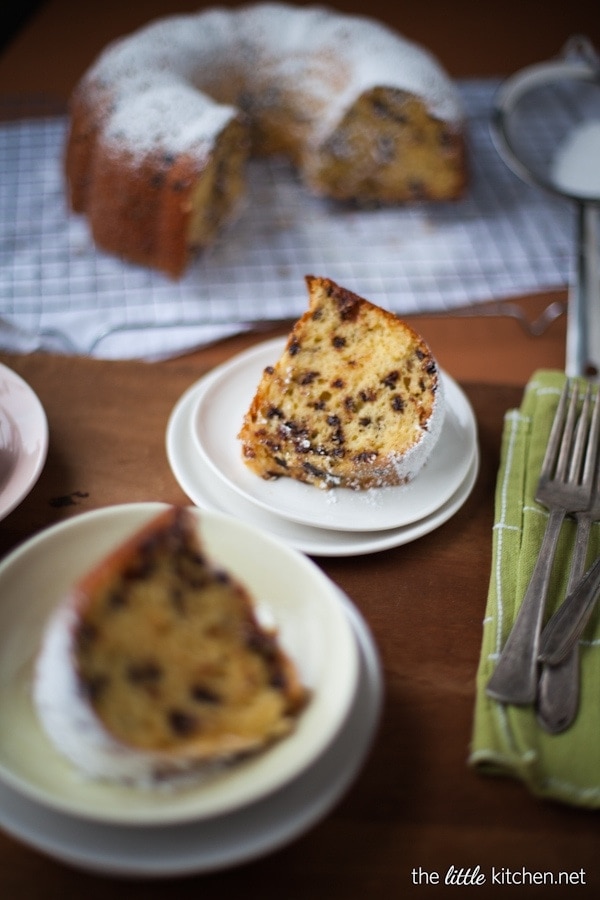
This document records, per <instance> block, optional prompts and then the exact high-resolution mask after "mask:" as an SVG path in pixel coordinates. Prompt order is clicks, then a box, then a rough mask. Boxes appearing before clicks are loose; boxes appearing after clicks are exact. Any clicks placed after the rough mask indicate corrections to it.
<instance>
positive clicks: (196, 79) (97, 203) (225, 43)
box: [66, 3, 466, 277]
mask: <svg viewBox="0 0 600 900" xmlns="http://www.w3.org/2000/svg"><path fill="white" fill-rule="evenodd" d="M70 112H71V115H70V129H69V134H68V139H67V147H66V174H67V181H68V187H69V195H70V203H71V206H72V209H73V210H74V211H76V212H79V213H85V214H86V215H87V217H88V219H89V223H90V227H91V232H92V234H93V237H94V239H95V241H96V243H97V244H98V245H99V246H100V247H102V248H104V249H105V250H107V251H109V252H112V253H115V254H118V255H120V256H121V257H123V258H125V259H127V260H130V261H133V262H135V263H140V264H143V265H147V266H151V267H155V268H157V269H160V270H163V271H164V272H166V273H168V274H170V275H171V276H174V277H178V276H180V275H181V273H182V272H183V270H184V269H185V267H186V265H187V263H188V261H189V257H190V252H191V251H192V250H193V249H194V248H200V247H203V246H206V245H208V244H210V243H211V241H212V240H213V239H214V237H215V235H216V234H217V233H218V232H219V231H220V230H221V229H222V228H223V226H224V224H225V223H226V222H227V221H229V220H230V219H231V218H232V217H233V216H234V215H235V214H236V211H237V210H238V208H239V204H240V200H241V198H242V196H243V195H244V189H245V176H244V171H245V161H246V159H247V156H248V155H249V154H250V153H253V154H256V155H261V154H262V155H264V154H284V155H287V156H288V157H289V158H290V160H291V161H292V162H293V164H294V165H295V166H296V167H297V169H298V171H299V173H300V175H301V178H302V179H303V181H304V183H305V184H306V186H307V187H308V188H309V189H310V190H311V191H312V192H314V193H316V194H318V195H323V196H326V197H331V198H335V199H337V200H353V201H357V202H359V203H368V204H373V203H398V202H405V201H414V200H451V199H455V198H457V197H459V196H461V194H462V193H463V190H464V186H465V177H466V176H465V169H466V165H465V141H464V123H463V114H462V109H461V103H460V100H459V96H458V93H457V91H456V89H455V87H454V85H453V84H452V82H451V81H450V79H449V78H448V76H447V74H446V73H445V72H444V71H443V69H442V68H441V67H440V66H439V64H438V62H437V61H436V60H435V59H434V58H433V57H432V56H431V54H429V53H428V52H427V51H426V50H425V49H423V48H421V47H419V46H417V45H415V44H414V43H412V42H409V41H407V40H406V39H405V38H403V37H401V36H399V35H398V34H395V33H393V32H392V31H391V30H390V29H389V28H387V27H385V26H384V25H383V24H380V23H378V22H376V21H374V20H372V19H369V18H365V17H362V16H349V15H344V14H341V13H338V12H335V11H330V10H328V9H325V8H322V7H312V6H298V7H295V6H292V5H287V4H283V3H259V4H256V5H249V6H243V7H240V8H238V9H222V8H215V9H209V10H205V11H203V12H200V13H197V14H192V15H178V16H173V17H167V18H163V19H158V20H155V21H154V22H152V23H150V24H148V25H147V26H146V27H144V28H141V29H140V30H138V31H136V32H134V33H133V34H131V35H129V36H126V37H124V38H122V39H120V40H117V41H115V42H113V43H112V44H111V45H109V46H108V47H107V48H106V49H105V50H104V51H103V52H102V53H101V54H100V56H99V58H98V59H97V60H96V62H95V63H94V64H93V65H92V66H91V68H90V69H89V70H88V71H87V72H86V73H85V74H84V76H83V77H82V79H81V81H80V83H79V84H78V85H77V87H76V88H75V90H74V92H73V95H72V98H71V104H70Z"/></svg>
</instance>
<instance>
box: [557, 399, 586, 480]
mask: <svg viewBox="0 0 600 900" xmlns="http://www.w3.org/2000/svg"><path fill="white" fill-rule="evenodd" d="M578 400H579V389H578V387H577V384H576V383H572V391H571V399H570V401H569V406H568V409H567V416H566V421H565V425H564V429H563V433H562V440H561V443H560V452H559V454H558V461H557V463H556V473H555V475H556V477H557V478H560V479H565V478H566V476H567V470H568V471H569V472H572V471H573V470H574V468H575V471H578V461H580V460H581V455H582V452H583V449H584V446H585V445H584V442H583V439H584V425H585V420H584V417H583V414H582V415H581V416H580V417H579V419H577V402H578ZM573 435H575V439H573ZM574 463H575V467H574Z"/></svg>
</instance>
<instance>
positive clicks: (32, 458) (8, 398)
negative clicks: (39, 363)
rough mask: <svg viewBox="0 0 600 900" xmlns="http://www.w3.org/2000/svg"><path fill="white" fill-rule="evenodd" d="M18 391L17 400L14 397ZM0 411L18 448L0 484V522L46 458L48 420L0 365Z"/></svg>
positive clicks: (32, 394) (35, 478)
mask: <svg viewBox="0 0 600 900" xmlns="http://www.w3.org/2000/svg"><path fill="white" fill-rule="evenodd" d="M14 391H18V393H19V397H18V398H17V397H15V395H14V393H13V392H14ZM0 410H1V412H2V414H3V416H6V418H7V421H8V422H9V423H10V426H11V428H13V429H14V430H15V432H16V435H15V437H16V438H17V440H18V446H17V447H15V448H14V455H13V458H12V459H11V460H10V461H9V472H8V475H7V477H5V479H4V480H3V482H2V484H1V485H0V520H2V519H4V518H6V516H8V515H9V514H10V513H11V512H13V510H14V509H16V508H17V506H19V504H20V503H22V501H23V500H24V499H25V497H26V496H27V495H28V494H29V492H30V491H31V489H32V488H33V486H34V485H35V484H36V482H37V481H38V479H39V477H40V475H41V473H42V470H43V468H44V465H45V463H46V459H47V456H48V444H49V428H48V419H47V417H46V412H45V410H44V407H43V406H42V403H41V401H40V399H39V397H38V396H37V394H36V393H35V391H34V390H33V388H32V387H31V386H30V385H29V384H28V383H27V382H26V381H25V379H24V378H22V377H21V376H20V375H18V374H17V373H16V372H14V371H13V370H12V369H11V368H9V367H8V366H6V365H4V363H0Z"/></svg>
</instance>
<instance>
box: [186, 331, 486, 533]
mask: <svg viewBox="0 0 600 900" xmlns="http://www.w3.org/2000/svg"><path fill="white" fill-rule="evenodd" d="M284 343H285V341H284V340H283V339H281V338H275V339H274V340H270V341H266V342H264V343H262V344H258V345H257V346H255V347H251V348H249V349H248V350H246V351H244V352H243V353H240V354H238V355H237V356H235V357H234V358H233V359H231V360H228V361H227V362H226V363H224V364H223V365H221V366H219V367H218V368H217V369H214V370H213V371H212V372H211V373H210V375H209V376H208V377H207V379H206V381H204V390H203V391H202V392H199V394H198V398H197V406H196V409H195V411H194V414H193V416H192V428H193V435H194V439H195V441H196V444H197V448H198V452H199V454H201V455H202V457H203V459H204V462H205V463H206V464H207V465H208V466H210V467H211V468H212V470H213V472H214V474H215V475H216V477H217V478H220V479H221V481H223V482H224V483H225V484H226V485H227V487H229V488H230V489H233V490H234V491H237V492H238V493H239V494H240V496H242V497H243V498H244V499H245V500H249V501H250V502H252V503H254V504H256V505H257V506H261V507H262V508H263V509H265V510H267V512H270V513H274V514H276V515H278V516H282V517H283V518H286V519H290V520H291V521H292V522H298V523H299V524H302V525H309V526H311V527H313V528H322V529H326V528H330V529H337V530H340V531H361V532H366V531H383V530H384V529H388V528H401V527H403V526H406V525H410V524H412V523H413V522H417V521H420V520H421V519H424V518H426V517H427V516H429V515H431V514H432V513H434V512H435V511H436V510H437V509H439V508H440V507H441V506H443V504H444V503H446V501H447V500H449V499H450V498H451V497H452V496H453V495H454V494H455V492H456V491H457V490H458V489H459V487H460V486H461V485H462V483H463V482H464V480H465V478H466V477H467V474H468V472H469V470H470V468H471V464H472V462H473V458H474V456H475V452H476V445H477V427H476V422H475V416H474V414H473V410H472V409H471V406H470V404H469V401H468V400H467V398H466V396H465V395H464V393H463V392H462V390H461V389H460V388H459V386H458V385H457V384H456V382H455V381H453V379H452V378H450V376H449V375H447V374H446V373H445V372H442V373H441V381H442V386H443V391H444V395H445V417H444V423H443V426H442V431H441V434H440V437H439V439H438V441H437V443H436V445H435V447H434V448H433V450H432V452H431V455H430V457H429V458H428V460H427V462H426V464H425V466H424V467H423V469H422V470H421V471H420V472H419V473H418V475H417V476H416V477H415V478H414V479H413V480H412V481H411V482H410V483H409V484H406V485H402V486H399V487H381V488H375V489H371V490H366V491H353V490H350V489H348V488H332V489H330V490H327V491H326V490H319V489H317V488H315V487H314V486H313V485H308V484H304V483H303V482H300V481H297V480H296V479H293V478H285V477H284V478H278V479H276V480H272V481H270V480H265V479H263V478H260V477H258V476H257V475H256V473H254V472H252V471H251V470H250V469H249V468H248V466H246V465H245V464H244V461H243V459H242V448H241V443H240V440H239V439H238V437H237V435H238V432H239V430H240V428H241V425H242V422H243V419H244V415H245V413H246V412H247V410H248V407H249V406H250V403H251V401H252V397H253V396H254V393H255V391H256V388H257V385H258V383H259V381H260V378H261V375H262V372H263V370H264V369H265V367H266V366H268V365H270V364H273V363H275V362H276V360H277V359H278V357H279V356H280V355H281V352H282V350H283V347H284Z"/></svg>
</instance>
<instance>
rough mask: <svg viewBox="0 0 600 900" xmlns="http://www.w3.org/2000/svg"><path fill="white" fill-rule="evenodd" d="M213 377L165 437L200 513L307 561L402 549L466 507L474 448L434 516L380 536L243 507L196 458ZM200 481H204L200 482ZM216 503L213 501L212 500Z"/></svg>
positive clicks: (183, 401) (176, 411)
mask: <svg viewBox="0 0 600 900" xmlns="http://www.w3.org/2000/svg"><path fill="white" fill-rule="evenodd" d="M210 375H211V373H209V374H208V375H206V376H204V378H203V379H200V380H199V381H198V382H196V383H195V384H193V385H192V386H191V387H189V388H188V389H187V390H186V391H185V392H184V393H183V394H182V396H181V397H180V398H179V400H178V401H177V403H176V404H175V406H174V408H173V410H172V412H171V415H170V417H169V422H168V425H167V431H166V451H167V458H168V461H169V464H170V466H171V471H172V472H173V474H174V476H175V478H176V480H177V482H178V484H179V485H180V487H181V488H182V490H183V491H184V492H185V494H186V495H187V496H188V497H189V499H190V500H191V501H192V502H193V503H194V504H196V505H197V506H199V507H200V508H202V509H209V510H210V509H212V510H217V511H221V512H227V513H229V514H231V515H235V516H237V517H239V518H243V519H246V520H249V521H253V522H254V523H255V524H258V525H259V526H260V527H262V528H264V529H266V530H268V531H269V532H270V533H271V534H275V535H276V536H277V537H279V538H281V539H283V540H285V541H286V542H287V543H288V544H290V546H292V547H295V549H296V550H300V551H301V552H303V553H306V554H308V555H310V556H315V557H343V556H359V555H365V554H368V553H377V552H381V551H384V550H389V549H392V548H394V547H399V546H402V545H403V544H407V543H410V542H412V541H413V540H417V539H418V538H420V537H423V536H425V535H426V534H429V533H430V532H431V531H433V530H435V529H437V528H439V527H441V525H443V524H444V523H445V522H447V521H448V519H450V518H451V517H452V516H453V515H455V514H456V513H457V512H458V510H459V509H460V508H461V507H462V506H463V505H464V503H465V502H466V501H467V499H468V498H469V496H470V494H471V491H472V489H473V487H474V485H475V482H476V480H477V475H478V474H479V465H480V457H479V450H478V447H477V444H476V446H475V454H474V458H473V460H472V462H471V467H470V469H469V471H468V472H467V476H466V478H465V480H464V481H463V483H462V484H461V485H460V486H459V488H458V489H457V491H456V492H455V494H454V495H453V496H452V497H451V498H450V499H449V500H448V501H447V502H446V503H445V504H443V505H442V506H441V507H440V508H439V509H438V510H436V512H434V513H433V514H432V515H430V516H427V517H426V518H424V519H421V520H420V521H418V522H416V523H414V524H412V525H407V526H403V527H401V528H398V529H386V530H385V531H381V532H364V533H363V532H358V531H348V532H342V531H336V530H334V529H319V528H313V527H311V526H307V525H302V524H299V523H296V522H292V521H291V520H289V519H285V518H283V517H280V516H277V515H276V514H274V513H273V514H271V513H269V512H268V511H266V510H263V509H262V508H261V507H259V506H257V505H256V504H253V503H250V502H249V501H246V500H245V499H244V498H243V497H241V496H240V495H239V494H238V493H237V492H235V491H233V490H229V489H228V487H227V485H225V484H224V483H222V482H220V481H218V480H216V479H215V478H213V477H212V470H211V469H209V468H208V466H206V467H205V466H204V465H203V462H202V460H201V459H199V457H198V454H197V452H196V447H195V442H194V440H193V435H192V428H191V425H190V417H191V416H192V415H193V412H194V409H195V405H196V397H197V395H198V394H199V393H201V392H202V391H203V390H204V388H205V380H206V382H207V381H208V380H209V379H210ZM203 478H204V481H203ZM217 494H218V498H217V499H216V495H217Z"/></svg>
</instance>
